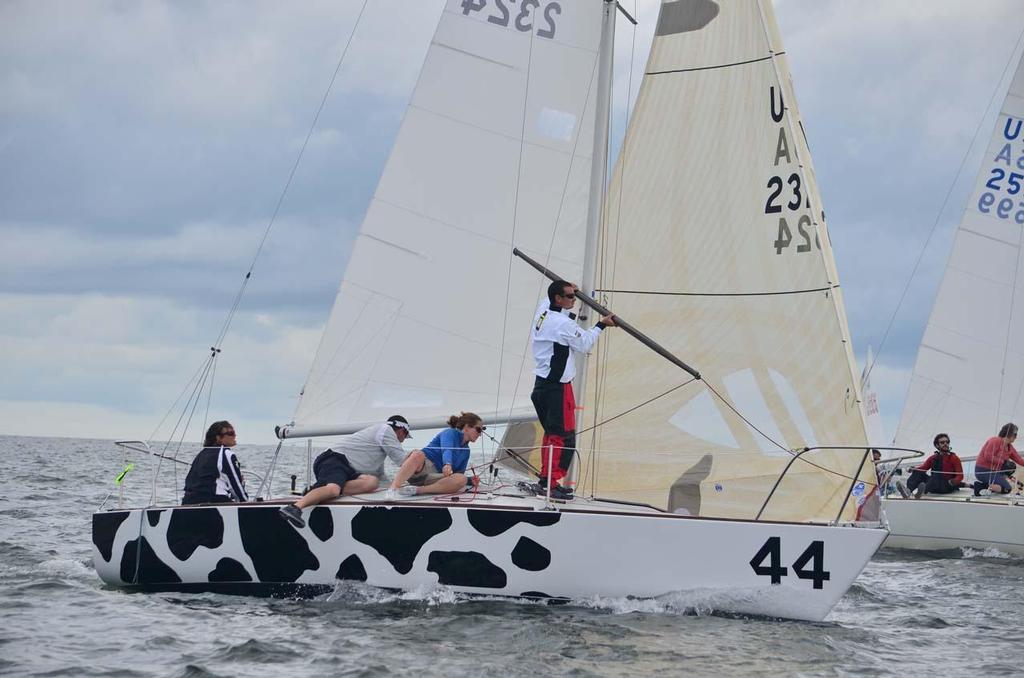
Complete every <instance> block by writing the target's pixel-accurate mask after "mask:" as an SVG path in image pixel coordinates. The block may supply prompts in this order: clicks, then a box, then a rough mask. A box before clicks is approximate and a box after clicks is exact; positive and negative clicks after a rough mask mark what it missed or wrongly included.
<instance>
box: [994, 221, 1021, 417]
mask: <svg viewBox="0 0 1024 678" xmlns="http://www.w3.org/2000/svg"><path fill="white" fill-rule="evenodd" d="M1022 244H1024V230H1022V231H1021V232H1020V234H1019V235H1018V236H1017V261H1016V262H1014V266H1013V279H1012V281H1011V285H1010V313H1009V318H1007V320H1006V339H1005V340H1004V342H1003V360H1002V364H1001V367H1000V370H999V398H998V399H997V400H996V413H995V414H996V420H995V422H993V425H992V428H993V430H995V429H996V428H997V427H998V426H999V410H1000V409H1001V408H1002V406H1003V386H1004V384H1005V382H1006V356H1007V354H1008V353H1009V352H1010V337H1011V336H1012V334H1011V328H1012V327H1013V308H1014V304H1013V302H1014V300H1015V299H1016V297H1017V271H1019V270H1020V255H1021V251H1020V250H1021V245H1022ZM1017 396H1018V398H1019V397H1020V390H1019V388H1018V391H1017ZM1014 407H1016V403H1014ZM1010 414H1011V415H1012V414H1013V412H1012V411H1011V412H1010Z"/></svg>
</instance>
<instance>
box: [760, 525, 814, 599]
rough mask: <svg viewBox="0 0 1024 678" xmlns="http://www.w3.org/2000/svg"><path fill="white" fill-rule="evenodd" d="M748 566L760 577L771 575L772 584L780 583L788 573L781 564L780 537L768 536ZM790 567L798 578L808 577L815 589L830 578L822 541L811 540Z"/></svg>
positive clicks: (787, 569)
mask: <svg viewBox="0 0 1024 678" xmlns="http://www.w3.org/2000/svg"><path fill="white" fill-rule="evenodd" d="M808 565H810V567H808ZM750 567H752V568H753V569H754V574H756V575H758V576H760V577H771V582H772V584H781V583H782V578H783V577H785V576H788V575H789V568H787V567H785V566H783V564H782V537H769V538H768V541H766V542H765V543H764V544H763V545H762V546H761V550H759V551H758V552H757V553H755V554H754V557H753V558H751V559H750ZM790 567H792V569H793V574H795V575H796V576H797V578H798V579H810V580H811V582H813V584H814V588H816V589H820V588H823V587H824V585H825V582H827V581H828V580H829V579H831V578H832V575H831V574H830V573H829V572H828V570H826V569H825V542H823V541H817V540H816V541H812V542H811V545H810V546H808V547H807V548H806V549H804V552H803V553H801V554H800V556H799V557H798V558H797V559H796V560H794V561H793V564H792V565H791V566H790Z"/></svg>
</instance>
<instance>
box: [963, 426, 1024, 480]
mask: <svg viewBox="0 0 1024 678" xmlns="http://www.w3.org/2000/svg"><path fill="white" fill-rule="evenodd" d="M1016 439H1017V425H1016V424H1003V427H1002V428H1001V429H999V435H998V436H994V437H992V438H989V439H988V440H986V441H985V444H984V445H982V447H981V452H978V459H977V460H976V461H975V462H974V475H976V476H977V477H978V481H977V482H976V483H974V495H975V496H978V494H979V493H980V492H981V490H983V489H985V487H986V486H988V490H989V492H991V493H993V494H1009V493H1010V489H1011V488H1010V481H1009V480H1007V478H1006V475H1007V474H1006V473H1005V470H1004V467H1005V466H1006V462H1007V461H1008V460H1010V459H1012V460H1013V461H1015V462H1017V464H1024V459H1021V457H1020V455H1019V454H1017V450H1016V449H1015V448H1014V447H1013V441H1015V440H1016Z"/></svg>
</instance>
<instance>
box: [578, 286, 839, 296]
mask: <svg viewBox="0 0 1024 678" xmlns="http://www.w3.org/2000/svg"><path fill="white" fill-rule="evenodd" d="M837 289H839V285H838V284H835V285H826V286H825V287H812V288H808V289H805V290H787V291H781V292H653V291H649V290H614V289H607V290H594V291H595V292H609V293H612V294H638V295H650V296H664V297H777V296H785V295H789V294H808V293H811V292H828V291H830V290H837Z"/></svg>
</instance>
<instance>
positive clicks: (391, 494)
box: [384, 487, 398, 501]
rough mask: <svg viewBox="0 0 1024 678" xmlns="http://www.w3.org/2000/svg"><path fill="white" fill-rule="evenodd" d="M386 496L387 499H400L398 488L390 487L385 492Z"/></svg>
mask: <svg viewBox="0 0 1024 678" xmlns="http://www.w3.org/2000/svg"><path fill="white" fill-rule="evenodd" d="M384 498H385V499H387V500H388V501H394V500H396V499H398V490H396V489H395V488H393V487H389V488H388V489H387V492H385V493H384Z"/></svg>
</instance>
